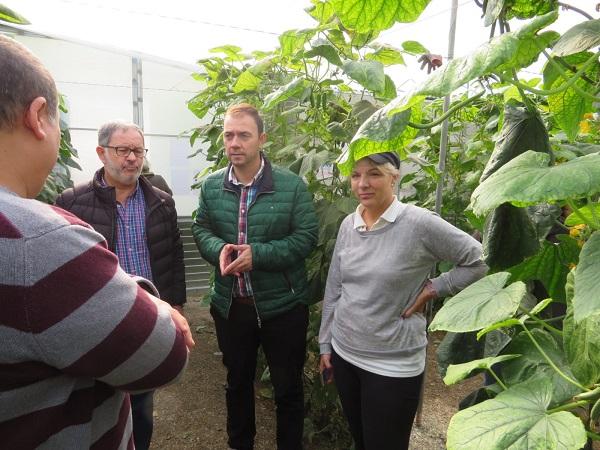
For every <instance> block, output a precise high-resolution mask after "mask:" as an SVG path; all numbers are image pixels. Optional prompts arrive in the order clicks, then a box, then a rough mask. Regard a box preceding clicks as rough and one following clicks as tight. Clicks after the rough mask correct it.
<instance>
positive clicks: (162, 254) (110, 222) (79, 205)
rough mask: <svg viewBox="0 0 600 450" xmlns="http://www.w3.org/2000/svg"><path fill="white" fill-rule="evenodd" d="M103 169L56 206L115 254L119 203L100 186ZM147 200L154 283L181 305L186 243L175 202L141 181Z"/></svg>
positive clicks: (167, 298)
mask: <svg viewBox="0 0 600 450" xmlns="http://www.w3.org/2000/svg"><path fill="white" fill-rule="evenodd" d="M103 175H104V169H100V170H98V171H97V172H96V174H95V175H94V178H93V180H92V181H90V182H88V183H84V184H80V185H77V186H75V187H74V188H70V189H67V190H65V191H64V192H63V193H62V194H61V195H60V196H59V197H58V198H57V199H56V205H57V206H60V207H61V208H63V209H66V210H67V211H70V212H71V213H73V214H75V215H76V216H77V217H79V218H80V219H82V220H84V221H86V222H87V223H89V224H90V225H91V226H93V227H94V229H95V230H96V231H97V232H98V233H100V234H101V235H102V236H104V238H105V239H106V241H107V242H108V248H109V249H110V250H111V251H113V252H114V251H115V240H116V233H117V229H116V227H117V203H116V194H115V189H114V188H113V187H111V186H103V185H102V184H101V183H100V180H101V179H102V177H103ZM139 182H140V186H141V187H142V189H143V191H144V198H145V199H146V240H147V243H148V251H149V253H150V267H151V269H152V277H153V278H154V284H155V285H156V288H157V289H158V292H159V293H160V296H161V298H162V299H164V300H165V301H168V302H169V303H170V304H172V305H182V304H184V303H185V301H186V290H185V267H184V264H183V244H182V242H181V234H180V232H179V227H178V226H177V211H176V210H175V202H174V201H173V199H172V198H171V196H169V195H168V194H166V193H165V192H163V191H161V190H160V189H157V188H154V187H152V185H151V184H150V183H149V182H148V181H147V180H146V179H145V178H144V177H140V178H139Z"/></svg>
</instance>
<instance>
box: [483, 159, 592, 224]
mask: <svg viewBox="0 0 600 450" xmlns="http://www.w3.org/2000/svg"><path fill="white" fill-rule="evenodd" d="M549 162H550V156H549V155H547V154H545V153H539V152H534V151H527V152H525V153H523V154H522V155H519V156H517V157H516V158H514V159H513V160H511V161H509V162H508V163H506V164H505V165H504V166H502V167H501V168H500V169H498V171H497V172H495V173H494V174H492V175H491V176H490V177H489V178H488V179H486V180H485V181H484V182H483V183H481V184H480V185H479V186H478V187H477V188H476V189H475V191H474V192H473V195H472V196H471V207H472V209H473V212H474V213H475V214H477V215H478V216H482V215H485V214H487V213H488V212H489V211H491V210H492V209H494V208H496V207H498V206H499V205H501V204H502V203H506V202H510V203H512V204H514V205H516V206H528V205H534V204H537V203H551V202H555V201H557V200H564V199H568V198H581V197H586V196H589V195H593V194H595V193H597V192H600V154H591V155H587V156H582V157H580V158H577V159H573V160H571V161H568V162H566V163H563V164H560V165H556V166H551V167H548V164H549Z"/></svg>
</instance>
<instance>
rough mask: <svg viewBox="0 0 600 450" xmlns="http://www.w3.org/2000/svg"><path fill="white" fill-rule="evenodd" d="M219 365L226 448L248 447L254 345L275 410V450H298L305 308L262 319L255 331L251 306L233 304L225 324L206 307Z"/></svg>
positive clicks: (251, 428) (251, 436) (251, 434)
mask: <svg viewBox="0 0 600 450" xmlns="http://www.w3.org/2000/svg"><path fill="white" fill-rule="evenodd" d="M211 315H212V316H213V319H214V321H215V327H216V331H217V340H218V342H219V348H220V350H221V352H222V353H223V364H224V365H225V367H226V368H227V389H226V395H225V399H226V403H227V435H228V437H229V440H228V444H229V446H230V447H231V448H234V449H239V450H246V449H252V448H253V447H254V436H255V435H256V426H255V416H254V377H255V373H256V357H257V352H258V346H259V345H262V348H263V351H264V353H265V356H266V358H267V364H268V365H269V371H270V373H271V382H272V383H273V388H274V390H275V405H276V408H277V448H278V449H279V450H297V449H301V448H302V430H303V422H304V394H303V387H302V368H303V366H304V358H305V355H306V328H307V326H308V307H307V306H305V305H297V306H295V307H294V308H293V309H291V310H289V311H286V312H284V313H283V314H280V315H279V316H277V317H275V318H272V319H269V320H263V321H262V326H261V328H259V327H258V323H257V320H256V310H255V308H254V306H253V305H244V304H239V303H236V302H234V303H233V304H232V306H231V309H230V312H229V319H224V318H223V317H221V316H220V315H219V313H218V312H216V311H215V310H214V309H213V308H211Z"/></svg>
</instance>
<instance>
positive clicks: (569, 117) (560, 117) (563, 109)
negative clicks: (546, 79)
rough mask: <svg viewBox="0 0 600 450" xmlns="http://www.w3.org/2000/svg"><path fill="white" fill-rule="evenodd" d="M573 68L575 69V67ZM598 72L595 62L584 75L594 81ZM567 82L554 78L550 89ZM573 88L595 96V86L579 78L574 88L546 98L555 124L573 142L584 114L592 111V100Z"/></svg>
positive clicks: (599, 69) (561, 78)
mask: <svg viewBox="0 0 600 450" xmlns="http://www.w3.org/2000/svg"><path fill="white" fill-rule="evenodd" d="M575 67H576V68H577V66H575ZM599 71H600V64H599V63H598V62H597V61H596V62H595V63H593V64H592V65H591V66H590V67H588V68H587V69H586V70H585V74H586V75H587V76H588V77H589V79H591V80H594V79H596V78H598V72H599ZM567 82H568V80H565V79H564V78H563V77H559V78H556V80H555V81H554V83H553V84H552V89H557V88H560V87H562V86H563V85H564V84H566V83H567ZM575 87H578V88H579V89H580V90H583V91H586V92H588V93H590V94H592V95H593V94H595V89H596V88H595V86H594V85H592V84H590V83H588V82H587V81H586V80H584V79H582V78H579V79H578V80H577V81H575V86H570V87H569V88H568V89H566V90H564V91H562V92H559V93H557V94H553V95H549V96H548V107H549V109H550V112H552V113H553V114H554V119H555V120H556V123H557V124H558V125H559V126H560V128H561V129H562V130H563V131H564V132H565V134H566V135H567V137H568V138H569V140H570V141H574V140H575V138H576V137H577V134H578V133H579V123H580V122H581V120H582V119H583V115H584V114H585V113H586V112H591V111H593V106H592V100H591V99H590V98H588V97H584V96H582V95H581V94H580V93H579V92H577V91H576V90H575Z"/></svg>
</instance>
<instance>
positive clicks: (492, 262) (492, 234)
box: [482, 203, 540, 271]
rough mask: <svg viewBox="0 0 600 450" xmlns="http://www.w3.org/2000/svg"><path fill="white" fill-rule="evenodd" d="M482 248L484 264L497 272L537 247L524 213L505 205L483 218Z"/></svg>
mask: <svg viewBox="0 0 600 450" xmlns="http://www.w3.org/2000/svg"><path fill="white" fill-rule="evenodd" d="M482 247H483V259H484V261H485V263H486V264H487V265H488V266H489V267H490V269H491V270H493V271H498V270H505V269H507V268H508V267H512V266H514V265H515V264H519V263H520V262H522V261H523V260H524V259H525V258H527V257H529V256H531V255H534V254H535V253H537V251H538V250H539V248H540V244H539V240H538V236H537V231H536V228H535V224H534V223H533V222H532V221H531V219H530V217H529V214H527V211H526V210H525V209H524V208H517V207H516V206H513V205H511V204H510V203H505V204H503V205H500V206H498V207H497V208H496V209H494V211H492V212H491V213H490V214H489V215H488V217H487V218H486V221H485V225H484V229H483V242H482Z"/></svg>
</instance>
